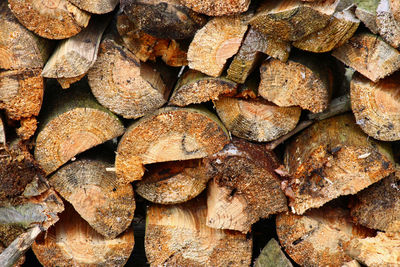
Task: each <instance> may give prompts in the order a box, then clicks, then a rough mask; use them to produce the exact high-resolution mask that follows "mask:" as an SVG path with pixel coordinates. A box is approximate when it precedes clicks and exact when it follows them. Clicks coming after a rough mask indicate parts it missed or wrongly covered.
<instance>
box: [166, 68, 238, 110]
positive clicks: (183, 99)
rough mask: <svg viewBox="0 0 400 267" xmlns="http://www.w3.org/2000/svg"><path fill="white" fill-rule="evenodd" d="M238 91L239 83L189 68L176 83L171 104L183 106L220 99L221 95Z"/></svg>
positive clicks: (233, 93)
mask: <svg viewBox="0 0 400 267" xmlns="http://www.w3.org/2000/svg"><path fill="white" fill-rule="evenodd" d="M237 91H238V84H237V83H235V82H233V81H231V80H229V79H226V78H225V77H210V76H207V75H205V74H203V73H201V72H198V71H195V70H188V71H187V72H185V74H183V75H182V76H181V77H180V79H179V80H178V82H177V84H176V85H175V89H174V91H173V93H172V96H171V98H170V100H169V104H170V105H176V106H181V107H183V106H187V105H189V104H198V103H202V102H207V101H209V100H218V98H219V97H220V96H221V95H232V96H233V95H235V94H236V93H237Z"/></svg>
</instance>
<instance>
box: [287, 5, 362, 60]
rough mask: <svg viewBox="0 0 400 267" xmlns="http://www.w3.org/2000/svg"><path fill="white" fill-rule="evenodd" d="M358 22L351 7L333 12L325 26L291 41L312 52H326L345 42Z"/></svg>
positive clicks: (355, 28) (353, 31) (296, 45)
mask: <svg viewBox="0 0 400 267" xmlns="http://www.w3.org/2000/svg"><path fill="white" fill-rule="evenodd" d="M359 24H360V20H359V19H357V18H356V17H355V15H354V11H353V7H351V8H349V9H345V10H343V11H340V12H335V14H333V16H332V18H331V19H330V21H329V23H328V24H327V25H326V27H325V28H323V29H320V30H318V31H317V32H314V33H312V34H310V35H307V36H306V37H304V38H302V39H300V40H298V41H296V42H293V43H292V45H293V46H294V47H297V48H299V49H302V50H305V51H310V52H314V53H324V52H328V51H331V50H333V49H335V48H337V47H339V46H341V45H343V44H344V43H346V42H347V41H348V40H349V39H350V38H351V37H352V36H353V34H354V33H355V31H356V30H357V28H358V25H359Z"/></svg>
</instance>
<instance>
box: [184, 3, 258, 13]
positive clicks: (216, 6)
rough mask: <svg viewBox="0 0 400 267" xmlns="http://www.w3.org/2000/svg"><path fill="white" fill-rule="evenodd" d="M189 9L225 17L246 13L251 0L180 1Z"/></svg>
mask: <svg viewBox="0 0 400 267" xmlns="http://www.w3.org/2000/svg"><path fill="white" fill-rule="evenodd" d="M180 2H181V3H182V4H183V5H185V6H187V7H188V8H190V9H192V10H194V11H196V12H199V13H202V14H206V15H207V16H224V15H233V14H236V13H243V12H246V11H247V9H248V8H249V5H250V0H229V1H227V0H203V1H197V0H180Z"/></svg>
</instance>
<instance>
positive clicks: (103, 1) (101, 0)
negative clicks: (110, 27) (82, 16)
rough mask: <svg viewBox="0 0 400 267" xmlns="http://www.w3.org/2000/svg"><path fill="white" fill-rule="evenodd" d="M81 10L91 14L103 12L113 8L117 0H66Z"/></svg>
mask: <svg viewBox="0 0 400 267" xmlns="http://www.w3.org/2000/svg"><path fill="white" fill-rule="evenodd" d="M68 1H69V2H71V3H72V4H74V5H75V6H77V7H79V8H80V9H82V10H85V11H87V12H90V13H93V14H105V13H108V12H111V11H113V10H114V8H115V7H116V6H117V5H118V3H119V1H118V0H89V1H87V0H68Z"/></svg>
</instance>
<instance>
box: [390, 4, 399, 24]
mask: <svg viewBox="0 0 400 267" xmlns="http://www.w3.org/2000/svg"><path fill="white" fill-rule="evenodd" d="M389 4H390V9H391V10H392V13H393V16H394V18H395V19H396V20H397V21H398V22H400V3H399V2H398V1H396V0H390V2H389Z"/></svg>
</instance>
